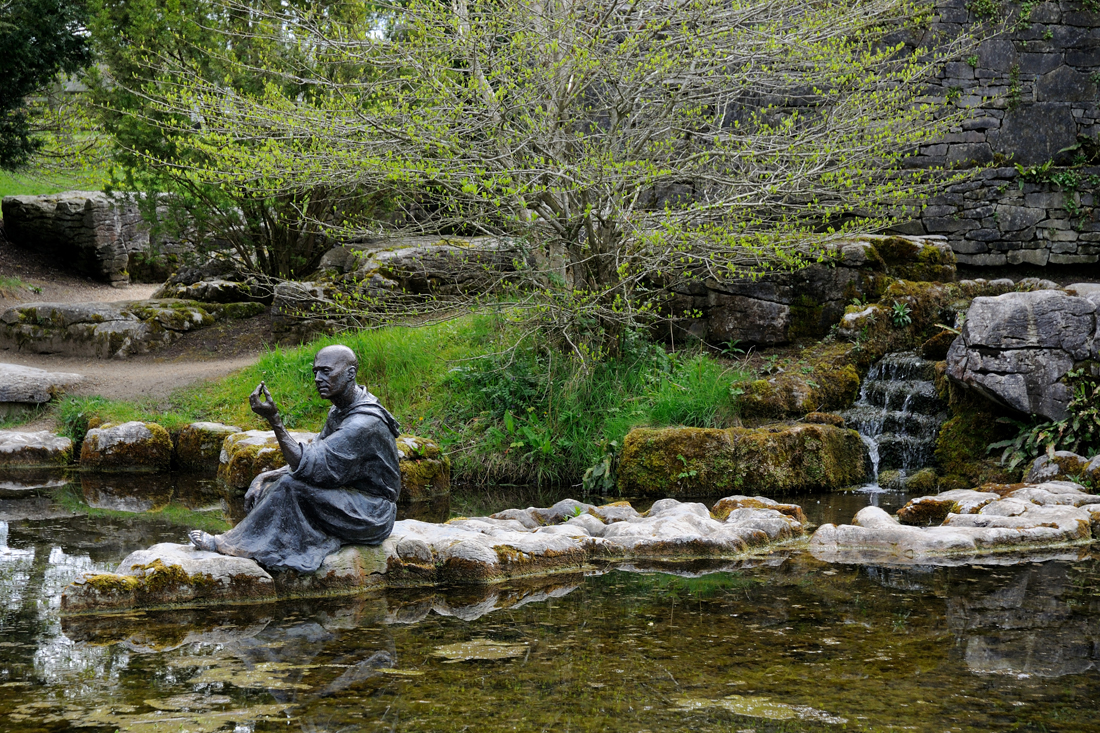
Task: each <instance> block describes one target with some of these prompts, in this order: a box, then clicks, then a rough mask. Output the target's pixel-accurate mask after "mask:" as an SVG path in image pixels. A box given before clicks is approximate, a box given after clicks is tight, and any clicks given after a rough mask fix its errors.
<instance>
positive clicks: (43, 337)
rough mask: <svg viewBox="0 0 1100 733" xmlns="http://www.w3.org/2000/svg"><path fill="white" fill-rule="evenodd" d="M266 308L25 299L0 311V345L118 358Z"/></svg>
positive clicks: (9, 347)
mask: <svg viewBox="0 0 1100 733" xmlns="http://www.w3.org/2000/svg"><path fill="white" fill-rule="evenodd" d="M262 310H263V306H262V305H260V304H258V303H234V304H229V305H216V304H210V303H197V302H194V301H188V300H138V301H120V302H117V303H23V304H20V305H17V306H13V307H11V308H8V309H7V310H5V311H3V312H2V313H0V349H25V350H27V351H32V352H36V353H40V354H64V355H66V356H91V357H96V358H100V359H110V358H116V359H120V358H125V357H127V356H131V355H134V354H144V353H147V352H149V351H151V350H153V349H156V348H159V347H162V346H167V345H168V344H170V343H172V342H173V341H175V340H176V339H178V338H179V337H180V336H181V335H182V334H183V333H186V332H187V331H194V330H196V329H200V328H205V327H207V326H211V325H213V324H214V323H215V322H217V321H219V320H223V319H229V318H245V317H249V316H254V315H257V314H258V313H260V312H261V311H262Z"/></svg>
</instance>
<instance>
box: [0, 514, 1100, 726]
mask: <svg viewBox="0 0 1100 733" xmlns="http://www.w3.org/2000/svg"><path fill="white" fill-rule="evenodd" d="M904 498H905V497H903V496H900V495H897V494H889V493H887V494H874V495H867V494H863V495H858V494H857V495H851V494H844V495H815V496H803V497H797V499H796V501H797V502H798V503H801V504H802V506H803V507H804V509H805V510H806V512H807V514H808V516H809V518H810V519H811V521H814V522H818V523H820V522H824V521H837V520H840V521H846V520H847V519H850V517H851V515H852V514H853V513H854V512H855V511H856V510H858V509H859V508H860V507H861V506H865V505H866V504H868V503H871V501H872V500H874V501H877V502H879V505H880V506H883V507H884V508H886V509H888V510H891V511H892V510H893V509H894V508H896V507H897V506H900V505H901V504H902V503H904ZM26 501H29V500H19V501H15V500H11V501H5V502H2V503H0V519H5V520H6V525H7V528H8V533H7V538H6V540H5V542H4V543H3V546H4V547H5V548H6V549H4V550H0V729H5V730H7V729H10V730H27V731H55V730H69V729H73V728H82V729H86V730H106V731H113V730H139V731H219V730H220V731H274V730H279V731H286V730H291V731H311V732H312V731H354V730H404V731H419V730H445V731H450V730H454V731H461V730H479V731H481V730H489V731H495V730H520V731H542V730H555V731H562V730H566V731H568V730H578V731H588V730H593V731H594V730H613V731H619V730H621V731H664V730H684V729H693V730H694V729H698V730H706V731H710V730H714V731H746V730H750V729H751V730H755V731H758V732H759V731H801V730H841V729H844V730H876V731H878V730H919V731H925V730H929V731H943V730H959V731H979V730H980V731H987V730H1035V731H1042V730H1058V731H1095V730H1097V729H1098V728H1100V720H1098V711H1097V708H1098V701H1100V672H1098V671H1097V666H1098V664H1100V561H1098V560H1097V559H1096V557H1095V556H1094V555H1092V554H1090V553H1089V552H1088V551H1084V552H1080V553H1074V555H1073V556H1067V559H1063V560H1055V561H1048V562H1042V563H1029V562H1024V563H1020V564H1016V565H1007V566H999V565H994V564H992V563H990V564H988V565H985V566H980V567H964V568H931V567H921V568H910V569H891V568H875V567H859V566H845V565H826V564H823V563H820V562H817V561H816V560H814V559H813V558H812V557H810V556H809V555H807V554H805V553H802V552H791V553H787V554H784V555H777V556H774V557H772V558H770V559H768V560H766V561H755V562H753V563H749V564H748V565H738V564H733V565H730V566H727V567H726V568H725V569H724V570H722V571H720V572H716V573H711V574H706V575H701V576H699V577H689V576H690V575H691V574H694V573H699V572H702V571H704V570H710V569H714V568H713V566H712V567H710V568H707V567H703V566H692V567H684V568H677V569H676V570H677V572H679V573H682V574H681V575H674V574H667V573H653V572H625V571H622V570H615V569H611V570H608V571H607V572H605V573H603V574H598V575H591V576H589V577H581V576H569V577H563V576H558V577H555V578H552V579H548V580H546V581H543V582H531V583H525V584H518V585H509V586H505V587H502V588H487V589H452V590H429V589H422V590H416V591H404V592H387V593H385V594H376V595H372V596H364V597H359V598H353V599H342V600H330V601H309V602H299V603H286V604H277V605H258V606H246V607H237V608H233V609H220V610H211V609H204V610H193V611H176V612H163V613H145V614H132V615H126V616H113V617H75V618H61V617H60V616H59V614H58V612H57V606H58V600H59V595H60V592H61V590H62V589H63V588H64V586H65V584H66V583H68V582H69V580H70V579H72V578H73V577H75V576H77V575H78V574H80V573H82V572H85V571H86V570H89V569H104V570H106V569H110V568H112V567H113V564H114V563H115V562H117V561H118V560H119V559H121V557H122V556H124V555H125V554H126V553H128V552H129V551H131V550H133V549H136V548H137V547H142V546H146V545H149V544H152V543H153V542H159V541H180V536H181V531H180V528H179V527H175V526H173V525H171V524H169V523H167V522H164V521H162V520H158V519H156V518H155V515H154V516H152V517H150V516H146V517H142V516H135V517H134V518H117V517H111V518H103V517H98V518H88V517H85V516H81V515H76V516H72V515H71V513H69V512H65V511H62V510H60V509H57V508H56V506H55V507H54V509H53V514H52V515H51V513H50V512H51V509H50V507H51V502H50V500H49V498H48V497H39V498H38V499H35V500H34V501H36V502H38V503H37V504H36V505H35V507H36V508H35V511H33V512H32V511H30V510H29V509H28V507H27V506H26V505H25V502H26ZM819 502H820V503H819ZM20 506H22V509H20ZM20 511H22V514H21V515H20V513H19V512H20ZM2 526H3V525H0V527H2ZM2 534H3V532H2V530H0V535H2ZM1068 558H1072V559H1068Z"/></svg>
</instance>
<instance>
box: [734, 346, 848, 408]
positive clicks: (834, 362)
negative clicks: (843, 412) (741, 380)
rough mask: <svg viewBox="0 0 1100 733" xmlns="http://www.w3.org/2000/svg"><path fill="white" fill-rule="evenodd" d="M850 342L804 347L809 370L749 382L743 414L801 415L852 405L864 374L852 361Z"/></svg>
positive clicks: (743, 401)
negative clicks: (861, 376) (849, 359)
mask: <svg viewBox="0 0 1100 733" xmlns="http://www.w3.org/2000/svg"><path fill="white" fill-rule="evenodd" d="M849 350H850V347H849V346H848V345H846V344H829V345H824V344H823V345H819V346H817V347H813V348H810V349H806V350H804V351H803V352H802V353H801V354H800V360H801V361H806V362H808V365H809V367H810V369H809V370H808V373H803V372H802V371H801V370H790V371H787V372H783V373H782V374H778V375H776V376H774V377H770V378H768V379H758V380H755V381H753V382H750V383H749V384H748V385H746V387H745V388H744V389H745V393H744V394H743V395H742V396H741V403H740V407H741V414H742V416H744V417H746V418H764V419H769V418H770V419H781V418H785V417H801V416H803V415H807V414H809V413H817V412H821V411H824V410H840V409H844V408H846V407H848V406H849V405H851V404H852V402H854V401H855V399H856V397H858V396H859V385H860V375H859V371H857V369H856V367H855V366H854V365H853V364H851V363H849V362H848V352H849Z"/></svg>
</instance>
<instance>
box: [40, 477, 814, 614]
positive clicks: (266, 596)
mask: <svg viewBox="0 0 1100 733" xmlns="http://www.w3.org/2000/svg"><path fill="white" fill-rule="evenodd" d="M796 509H797V510H798V511H797V512H796V511H795V510H796ZM800 514H801V510H800V509H799V508H798V507H794V506H793V505H785V504H779V503H777V502H774V501H772V500H770V499H767V498H764V497H745V496H730V497H726V498H725V499H722V500H721V501H719V502H718V503H717V504H716V505H715V508H714V512H713V513H712V512H711V510H709V509H707V507H706V506H704V505H703V504H699V503H691V502H684V503H681V502H678V501H676V500H674V499H662V500H660V501H657V502H656V503H654V504H653V506H652V507H651V508H650V510H649V511H648V512H646V513H645V514H639V513H638V512H637V511H635V510H634V509H633V507H631V506H630V505H629V504H627V503H626V502H618V503H615V504H607V505H604V506H594V505H592V504H584V503H582V502H578V501H574V500H572V499H564V500H562V501H560V502H558V503H557V504H555V505H554V506H552V507H549V508H545V509H542V508H535V507H531V508H528V509H525V510H524V509H509V510H506V511H504V512H499V513H497V514H494V515H492V516H489V517H470V518H459V519H452V520H450V521H449V522H447V523H446V524H428V523H425V522H419V521H416V520H412V519H408V520H404V521H400V522H396V523H395V524H394V529H393V534H392V535H390V537H389V539H387V540H386V541H385V542H383V543H382V544H381V545H377V546H373V547H364V546H356V545H348V546H346V547H344V548H342V549H341V550H339V551H338V552H336V553H333V554H332V555H329V556H328V557H327V558H326V559H325V561H324V563H322V565H321V567H320V569H318V570H317V572H315V573H312V574H299V573H295V572H272V573H269V572H268V571H266V570H264V569H263V568H261V567H260V566H259V565H258V564H257V563H256V562H254V561H252V560H249V559H245V558H236V557H227V556H225V555H219V554H217V553H214V552H204V551H201V550H197V549H195V548H194V547H192V546H190V545H177V544H172V543H161V544H158V545H154V546H152V547H150V548H149V549H147V550H140V551H138V552H134V553H131V554H130V555H129V556H128V557H126V558H125V559H124V560H123V561H122V562H121V563H120V564H119V566H118V568H116V570H115V572H114V573H101V574H96V575H88V576H85V577H84V578H82V579H80V580H78V581H76V582H74V583H72V584H71V585H69V586H68V587H67V588H66V589H65V591H64V593H63V595H62V598H61V610H62V612H63V613H70V614H71V613H86V612H92V613H94V612H97V611H117V610H125V609H131V608H161V607H176V606H191V605H205V604H225V603H241V602H258V601H273V600H278V599H285V598H309V597H321V596H330V595H350V594H356V593H362V592H364V591H367V590H371V589H375V588H401V587H420V586H436V585H489V584H496V583H500V582H503V581H507V580H513V579H517V578H524V577H536V576H547V575H553V574H559V573H578V572H584V571H585V570H586V569H590V568H592V567H594V566H597V565H604V564H607V563H615V562H627V561H630V562H636V563H647V564H652V563H657V562H672V563H682V562H685V561H689V560H736V559H740V558H746V557H750V556H753V555H760V554H763V553H766V552H768V551H770V550H771V549H773V548H776V547H777V546H781V545H783V544H785V543H791V542H792V541H796V540H799V539H801V538H803V537H804V536H805V527H804V525H803V523H802V522H800V521H799V520H798V519H797V518H796V517H797V516H799V515H800ZM718 517H721V518H718Z"/></svg>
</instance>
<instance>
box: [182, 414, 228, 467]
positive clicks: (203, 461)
mask: <svg viewBox="0 0 1100 733" xmlns="http://www.w3.org/2000/svg"><path fill="white" fill-rule="evenodd" d="M239 432H241V429H240V428H238V427H237V426H236V425H223V424H222V423H218V422H194V423H191V424H190V425H188V426H187V427H185V428H184V429H183V430H181V431H180V432H179V435H178V436H176V465H177V466H178V467H179V468H181V469H182V470H184V471H210V472H211V473H213V472H214V471H217V470H218V464H219V463H220V462H221V454H222V443H224V442H225V439H226V438H228V437H229V436H230V435H233V434H235V433H239Z"/></svg>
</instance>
